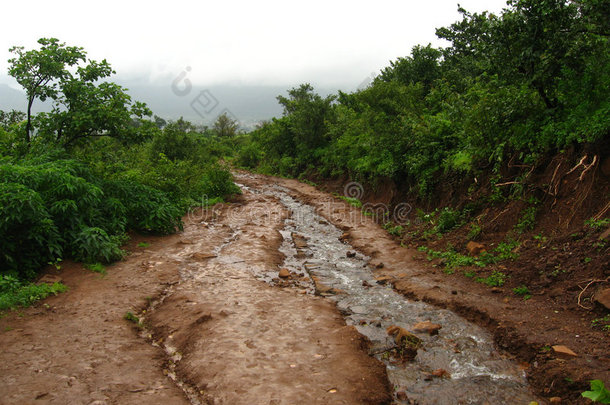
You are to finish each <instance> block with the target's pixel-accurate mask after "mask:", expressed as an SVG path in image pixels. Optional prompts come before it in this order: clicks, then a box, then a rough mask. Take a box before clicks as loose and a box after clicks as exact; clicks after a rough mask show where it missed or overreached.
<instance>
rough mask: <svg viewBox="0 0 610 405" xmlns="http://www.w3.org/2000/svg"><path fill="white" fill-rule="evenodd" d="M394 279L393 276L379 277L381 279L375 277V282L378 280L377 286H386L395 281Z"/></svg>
mask: <svg viewBox="0 0 610 405" xmlns="http://www.w3.org/2000/svg"><path fill="white" fill-rule="evenodd" d="M393 279H394V277H392V276H379V277H375V280H377V284H385V283H387V282H388V281H390V280H393Z"/></svg>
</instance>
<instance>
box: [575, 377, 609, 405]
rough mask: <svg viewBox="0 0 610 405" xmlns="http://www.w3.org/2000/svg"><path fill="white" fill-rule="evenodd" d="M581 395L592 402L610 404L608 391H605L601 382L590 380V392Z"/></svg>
mask: <svg viewBox="0 0 610 405" xmlns="http://www.w3.org/2000/svg"><path fill="white" fill-rule="evenodd" d="M581 395H582V396H583V397H584V398H589V399H590V400H591V401H593V402H599V403H601V404H610V391H608V390H607V389H606V387H605V386H604V382H603V381H602V380H592V381H591V391H585V392H583V393H582V394H581Z"/></svg>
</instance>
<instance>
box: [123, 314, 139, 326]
mask: <svg viewBox="0 0 610 405" xmlns="http://www.w3.org/2000/svg"><path fill="white" fill-rule="evenodd" d="M123 319H125V320H126V321H129V322H131V323H133V324H134V325H135V326H136V327H138V328H139V329H142V328H143V327H144V324H143V323H142V322H141V321H140V318H138V317H137V316H136V315H134V313H133V312H131V311H127V312H126V313H125V315H123Z"/></svg>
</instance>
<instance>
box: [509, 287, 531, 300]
mask: <svg viewBox="0 0 610 405" xmlns="http://www.w3.org/2000/svg"><path fill="white" fill-rule="evenodd" d="M513 292H514V293H515V294H516V295H519V296H521V297H523V299H524V300H529V299H530V298H532V294H531V293H530V290H529V288H527V286H525V285H520V286H519V287H515V288H513Z"/></svg>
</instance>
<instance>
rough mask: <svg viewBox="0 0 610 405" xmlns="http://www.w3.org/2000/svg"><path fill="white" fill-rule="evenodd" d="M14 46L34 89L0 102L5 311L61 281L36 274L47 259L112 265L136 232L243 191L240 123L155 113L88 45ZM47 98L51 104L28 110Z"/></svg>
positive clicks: (166, 226)
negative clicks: (233, 162)
mask: <svg viewBox="0 0 610 405" xmlns="http://www.w3.org/2000/svg"><path fill="white" fill-rule="evenodd" d="M11 51H12V53H13V55H14V58H12V59H11V60H9V64H10V66H9V74H10V75H11V76H13V77H14V78H15V79H16V80H17V82H18V83H19V84H21V85H22V86H23V88H24V90H25V91H26V95H27V97H26V98H25V99H24V109H25V111H26V112H25V113H23V112H19V111H10V112H0V218H1V219H0V251H1V252H2V253H1V255H0V277H1V280H2V282H1V283H0V307H1V308H2V309H5V308H9V307H14V306H27V305H29V304H30V303H31V302H33V301H35V300H36V299H39V298H44V297H45V296H47V295H49V294H56V293H58V292H61V291H63V290H65V286H62V285H61V284H53V285H47V284H40V285H36V284H32V283H31V282H32V281H34V280H35V279H36V277H37V274H38V272H39V270H40V269H41V268H42V267H43V266H45V265H48V264H57V263H59V262H60V261H61V260H63V259H73V260H76V261H80V262H83V263H85V264H86V265H87V267H88V268H89V269H91V271H94V272H98V273H100V274H105V271H106V270H105V267H104V264H107V263H111V262H113V261H116V260H121V259H122V258H123V257H124V256H125V255H126V254H127V253H126V252H125V251H124V250H123V249H122V245H123V244H124V243H125V242H126V241H127V240H128V238H129V236H128V232H129V231H137V232H143V233H153V234H169V233H173V232H176V231H177V230H179V229H181V228H182V216H183V215H184V214H185V213H186V211H187V210H188V209H189V208H190V207H193V206H197V205H207V204H213V203H216V202H221V201H223V199H224V198H226V197H228V196H230V195H232V194H235V193H238V192H239V188H238V187H237V186H235V184H233V182H232V176H231V174H230V172H229V170H228V168H227V167H226V166H225V165H223V164H222V158H223V157H224V156H226V155H229V154H230V153H231V147H232V140H231V136H230V135H234V132H233V133H231V134H225V133H223V134H222V136H221V134H218V133H217V131H215V130H210V129H207V128H199V127H196V126H194V125H193V124H191V123H189V122H186V121H184V120H182V119H180V120H178V121H175V122H166V121H164V120H163V119H161V118H159V117H156V116H152V112H151V111H150V110H149V109H148V108H147V107H146V105H144V104H143V103H140V102H137V101H133V100H131V98H130V97H129V95H128V94H127V92H126V91H127V89H124V88H122V87H121V86H119V85H117V84H115V83H112V82H111V81H108V79H109V77H110V76H111V75H112V74H113V73H114V71H113V70H112V68H111V66H110V65H109V64H108V62H107V61H105V60H104V61H101V62H97V61H93V60H90V59H87V57H86V52H85V51H84V50H83V49H82V48H79V47H72V46H67V45H65V44H63V43H61V42H59V41H58V40H57V39H53V38H42V39H40V40H39V47H38V49H32V50H25V49H24V48H22V47H14V48H12V49H11ZM40 100H43V101H44V100H50V101H51V102H52V105H53V108H52V110H51V112H48V113H40V114H36V115H34V114H32V113H31V111H32V106H33V105H34V104H35V103H37V102H39V101H40ZM223 128H224V127H223ZM233 131H235V129H234V128H233Z"/></svg>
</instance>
